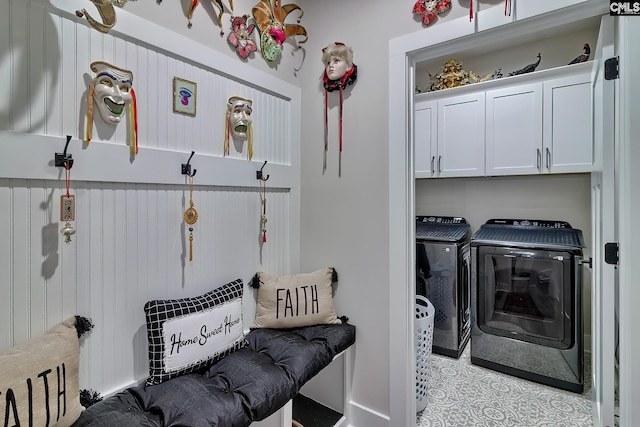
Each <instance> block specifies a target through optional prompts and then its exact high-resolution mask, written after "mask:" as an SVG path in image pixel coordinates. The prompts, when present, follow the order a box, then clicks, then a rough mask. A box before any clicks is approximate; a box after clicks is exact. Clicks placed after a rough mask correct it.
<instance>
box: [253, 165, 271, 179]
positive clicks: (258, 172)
mask: <svg viewBox="0 0 640 427" xmlns="http://www.w3.org/2000/svg"><path fill="white" fill-rule="evenodd" d="M266 164H267V161H266V160H265V161H264V163H263V164H262V167H261V168H260V170H259V171H256V179H260V180H262V181H266V180H268V179H269V175H267V177H266V178H265V176H264V174H263V172H262V169H264V167H265V166H266Z"/></svg>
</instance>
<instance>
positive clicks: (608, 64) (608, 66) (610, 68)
mask: <svg viewBox="0 0 640 427" xmlns="http://www.w3.org/2000/svg"><path fill="white" fill-rule="evenodd" d="M619 68H620V67H619V61H618V57H617V56H614V57H613V58H609V59H607V60H606V61H604V79H605V80H615V79H617V78H618V76H619V74H620V69H619Z"/></svg>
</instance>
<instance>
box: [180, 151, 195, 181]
mask: <svg viewBox="0 0 640 427" xmlns="http://www.w3.org/2000/svg"><path fill="white" fill-rule="evenodd" d="M194 154H196V152H195V151H192V152H191V155H190V156H189V160H187V163H183V164H182V169H181V171H182V175H188V176H190V177H192V178H193V177H194V176H196V172H198V170H197V169H194V170H193V173H191V164H190V163H191V158H192V157H193V155H194Z"/></svg>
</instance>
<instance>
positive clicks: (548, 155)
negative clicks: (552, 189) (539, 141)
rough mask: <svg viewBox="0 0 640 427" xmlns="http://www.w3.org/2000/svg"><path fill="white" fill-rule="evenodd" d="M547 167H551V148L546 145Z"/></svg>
mask: <svg viewBox="0 0 640 427" xmlns="http://www.w3.org/2000/svg"><path fill="white" fill-rule="evenodd" d="M547 169H548V170H550V169H551V150H549V147H547Z"/></svg>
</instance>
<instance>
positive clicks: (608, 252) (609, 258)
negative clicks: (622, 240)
mask: <svg viewBox="0 0 640 427" xmlns="http://www.w3.org/2000/svg"><path fill="white" fill-rule="evenodd" d="M619 259H620V256H619V248H618V244H617V243H605V244H604V262H606V263H607V264H611V265H618V260H619Z"/></svg>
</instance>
